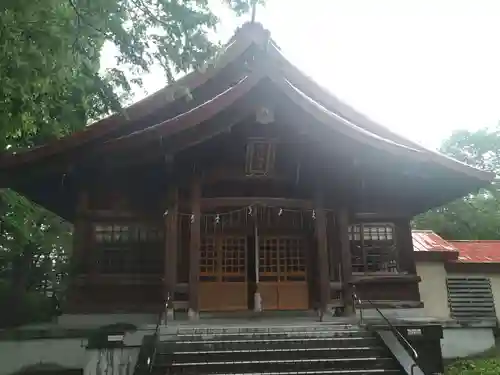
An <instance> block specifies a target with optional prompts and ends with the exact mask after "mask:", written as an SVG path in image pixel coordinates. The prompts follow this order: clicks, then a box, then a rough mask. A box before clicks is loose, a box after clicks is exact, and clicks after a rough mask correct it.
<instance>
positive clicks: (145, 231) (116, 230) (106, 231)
mask: <svg viewBox="0 0 500 375" xmlns="http://www.w3.org/2000/svg"><path fill="white" fill-rule="evenodd" d="M162 240H163V229H162V228H160V227H159V226H154V225H148V224H100V223H99V224H94V241H95V242H96V243H98V244H120V243H129V242H161V241H162Z"/></svg>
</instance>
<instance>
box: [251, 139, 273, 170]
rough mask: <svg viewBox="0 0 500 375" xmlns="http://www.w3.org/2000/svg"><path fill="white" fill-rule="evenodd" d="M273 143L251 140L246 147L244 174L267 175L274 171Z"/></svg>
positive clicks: (263, 140)
mask: <svg viewBox="0 0 500 375" xmlns="http://www.w3.org/2000/svg"><path fill="white" fill-rule="evenodd" d="M275 156H276V147H275V143H273V142H271V141H269V140H265V139H251V140H250V141H249V142H248V145H247V160H246V173H247V174H249V175H267V174H269V173H272V172H273V170H274V161H275Z"/></svg>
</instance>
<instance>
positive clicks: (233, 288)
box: [199, 282, 248, 311]
mask: <svg viewBox="0 0 500 375" xmlns="http://www.w3.org/2000/svg"><path fill="white" fill-rule="evenodd" d="M199 306H200V311H238V310H246V309H247V307H248V299H247V283H246V282H241V283H238V282H236V283H230V282H201V283H200V293H199Z"/></svg>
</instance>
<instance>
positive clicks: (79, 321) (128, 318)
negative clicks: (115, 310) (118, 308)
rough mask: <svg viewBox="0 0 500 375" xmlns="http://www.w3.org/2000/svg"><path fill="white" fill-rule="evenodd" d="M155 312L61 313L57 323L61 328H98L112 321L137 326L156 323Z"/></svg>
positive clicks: (112, 322)
mask: <svg viewBox="0 0 500 375" xmlns="http://www.w3.org/2000/svg"><path fill="white" fill-rule="evenodd" d="M157 319H158V316H157V315H155V314H63V315H61V316H60V317H59V318H58V321H57V325H58V326H59V327H63V328H98V327H102V326H106V325H110V324H114V323H131V324H134V325H136V326H137V327H141V326H145V325H148V324H154V325H156V321H157Z"/></svg>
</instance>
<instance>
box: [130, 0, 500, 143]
mask: <svg viewBox="0 0 500 375" xmlns="http://www.w3.org/2000/svg"><path fill="white" fill-rule="evenodd" d="M214 1H216V0H214ZM222 16H223V20H224V22H223V24H222V26H221V27H220V28H219V35H220V37H221V38H222V39H227V38H229V37H230V36H231V35H232V33H233V31H234V28H235V27H236V26H238V25H240V24H241V23H242V22H245V21H247V20H248V17H247V19H239V20H236V19H234V18H233V17H232V16H230V15H228V14H226V13H223V14H222ZM257 21H259V22H261V23H263V24H264V26H265V27H266V28H267V29H269V30H270V31H271V34H272V37H273V39H274V40H276V42H277V43H278V44H279V45H280V47H281V48H282V49H283V52H284V54H285V55H286V56H287V57H289V58H290V60H291V61H292V62H293V63H295V64H296V65H297V66H298V67H299V68H301V69H302V70H303V71H305V72H306V73H307V74H309V75H310V76H312V77H313V78H314V79H315V80H317V81H318V82H319V83H320V84H322V85H323V86H325V87H326V88H328V89H329V90H330V91H332V92H333V93H335V94H336V95H337V96H338V97H339V98H341V99H342V100H344V101H345V102H347V103H349V104H350V105H352V106H353V107H355V108H356V109H358V110H359V111H361V112H363V113H365V114H366V115H368V116H369V117H371V118H373V119H374V120H376V121H378V122H380V123H382V124H384V125H386V126H387V127H390V128H392V129H394V130H395V131H397V132H399V133H401V134H403V135H405V136H407V137H409V138H411V139H413V140H416V141H418V142H420V143H422V144H424V145H426V146H428V147H433V148H435V147H438V146H439V144H440V142H441V141H442V140H443V139H444V138H446V137H447V136H448V135H449V134H451V132H452V131H453V130H455V129H463V128H466V129H477V128H481V127H487V126H495V125H496V124H497V123H498V121H499V120H500V0H377V1H374V0H307V1H306V0H268V5H267V7H266V8H265V9H262V8H259V10H258V12H257ZM164 82H165V80H164V78H163V77H162V74H161V73H160V72H159V71H156V70H155V71H154V72H153V73H152V74H151V75H150V76H148V77H145V84H146V88H147V91H148V92H149V93H151V92H154V91H155V90H157V89H159V88H161V87H163V85H164ZM141 96H143V95H142V94H138V98H140V97H141Z"/></svg>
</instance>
